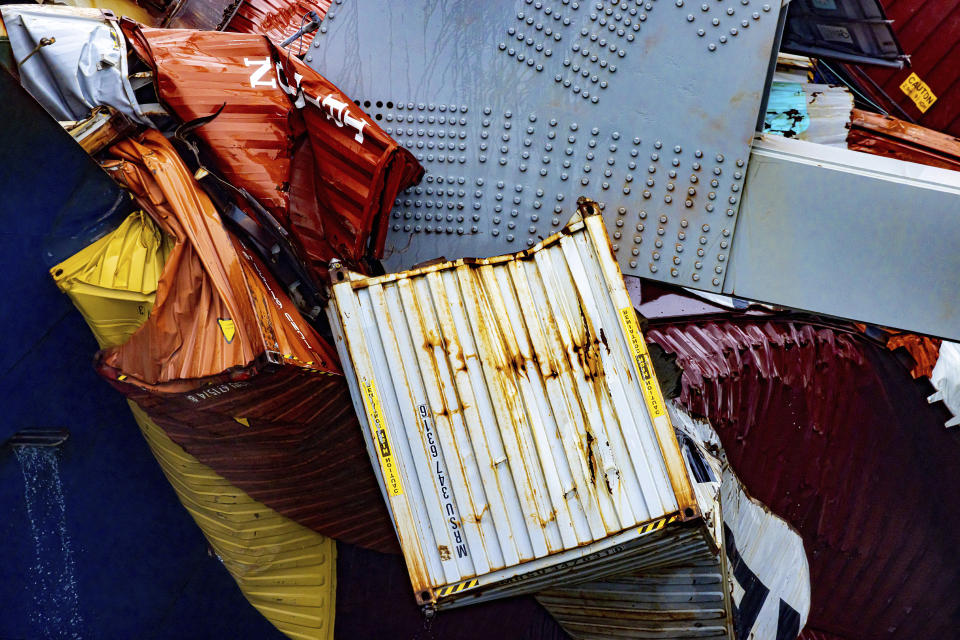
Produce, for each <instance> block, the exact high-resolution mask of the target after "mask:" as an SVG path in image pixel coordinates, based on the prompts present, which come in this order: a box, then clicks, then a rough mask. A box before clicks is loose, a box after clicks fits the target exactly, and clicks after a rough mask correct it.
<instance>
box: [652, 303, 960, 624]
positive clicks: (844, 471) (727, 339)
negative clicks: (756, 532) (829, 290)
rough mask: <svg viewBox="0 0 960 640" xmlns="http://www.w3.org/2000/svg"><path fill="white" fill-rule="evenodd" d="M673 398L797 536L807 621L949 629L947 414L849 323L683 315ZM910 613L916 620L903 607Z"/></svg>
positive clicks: (659, 332)
mask: <svg viewBox="0 0 960 640" xmlns="http://www.w3.org/2000/svg"><path fill="white" fill-rule="evenodd" d="M646 336H647V339H648V340H650V341H652V342H655V343H657V344H659V345H660V346H662V347H663V348H664V349H665V350H667V351H668V352H671V353H676V354H677V361H678V364H679V365H680V366H681V367H682V368H683V378H682V380H683V390H682V394H681V396H680V402H681V404H682V405H683V406H684V407H685V408H686V409H687V410H688V411H691V412H693V413H695V414H697V415H704V416H707V417H708V418H709V420H710V422H711V424H712V425H713V426H714V427H715V428H716V430H717V432H718V433H719V435H720V437H721V440H722V441H723V443H724V447H725V451H726V454H727V456H728V458H729V460H730V463H731V465H732V467H733V468H734V469H736V470H737V473H738V475H739V476H740V478H741V480H742V481H743V484H744V486H745V488H746V489H747V491H749V492H750V494H752V495H753V496H754V497H756V498H757V499H759V500H761V501H762V502H763V503H764V504H766V505H768V506H769V507H770V509H771V510H772V511H773V512H774V513H776V514H778V515H780V516H782V517H783V518H785V519H786V520H787V521H788V522H789V523H790V524H791V526H793V527H795V528H796V529H797V530H798V531H799V532H800V534H801V535H802V536H803V539H804V544H805V546H806V548H807V554H808V557H809V559H810V574H811V585H812V601H811V608H810V616H809V620H808V627H809V628H811V629H813V630H816V631H822V632H825V633H828V634H831V635H834V636H838V637H846V638H871V639H874V638H938V637H950V636H952V635H953V634H954V632H955V629H956V628H957V625H958V624H960V606H958V604H957V600H956V593H957V591H958V589H960V578H958V574H957V572H956V571H953V570H952V568H954V567H956V566H957V564H956V562H957V561H956V548H955V545H954V544H953V541H952V539H951V538H950V536H947V535H944V533H943V532H944V531H954V530H957V529H958V528H960V518H958V516H957V514H956V513H955V512H954V511H953V510H950V509H944V508H943V505H945V504H951V503H952V501H953V500H954V497H955V496H954V494H955V489H954V488H955V487H956V486H958V484H960V455H958V454H960V452H958V441H957V437H956V435H955V434H954V433H952V432H950V431H948V430H946V429H944V427H943V423H944V422H945V421H946V420H947V419H949V413H948V412H947V411H946V410H945V409H944V408H943V407H942V406H941V405H939V404H934V405H928V404H927V401H926V396H927V395H928V394H929V393H930V387H929V385H928V383H927V382H926V381H925V380H913V379H912V378H911V377H910V375H909V373H908V372H907V370H906V368H905V367H903V365H902V364H901V363H900V362H899V361H898V359H897V358H896V356H895V355H894V354H893V353H891V352H890V351H888V350H886V349H885V348H882V347H879V346H876V345H873V344H871V343H869V342H868V341H866V340H865V339H863V338H862V337H860V336H859V335H858V334H857V333H856V332H855V331H854V330H851V331H850V332H845V331H843V330H842V329H838V328H828V327H824V326H822V325H815V324H812V323H804V322H800V321H796V320H792V321H791V320H784V319H772V320H763V321H753V320H748V319H740V320H729V321H717V322H685V323H677V324H668V325H663V326H655V327H651V328H650V329H649V330H648V331H647V333H646ZM918 611H922V612H924V614H923V615H917V613H916V612H918Z"/></svg>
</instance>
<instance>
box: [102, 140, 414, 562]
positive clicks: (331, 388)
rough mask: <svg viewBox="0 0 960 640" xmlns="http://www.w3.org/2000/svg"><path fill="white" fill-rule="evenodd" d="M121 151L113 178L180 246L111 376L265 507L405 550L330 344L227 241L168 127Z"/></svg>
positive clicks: (105, 366) (116, 353) (110, 364)
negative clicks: (369, 463) (399, 543)
mask: <svg viewBox="0 0 960 640" xmlns="http://www.w3.org/2000/svg"><path fill="white" fill-rule="evenodd" d="M109 153H110V156H111V158H113V159H112V160H110V161H108V162H107V163H106V166H107V168H108V170H109V171H110V172H111V173H112V174H113V175H115V176H116V178H117V179H118V180H119V181H120V182H121V183H122V184H124V185H125V186H126V187H128V188H129V189H130V190H131V191H132V192H133V193H134V195H135V196H136V197H137V199H138V201H139V202H140V205H141V206H142V207H143V208H144V210H146V211H147V212H148V213H150V214H151V216H152V218H153V219H154V221H155V222H156V223H157V224H158V226H159V227H160V228H161V229H163V231H164V232H165V233H166V234H168V235H170V236H172V237H173V239H174V246H173V248H172V249H171V250H170V253H169V257H168V258H167V259H166V262H165V265H164V269H163V272H162V274H161V277H160V282H159V285H158V287H157V294H156V300H155V302H154V305H153V309H152V311H151V313H150V316H149V318H148V319H147V321H146V322H145V323H144V324H143V326H142V327H141V328H140V329H139V330H138V331H136V332H135V333H134V334H133V335H132V336H130V338H129V339H128V340H126V341H125V342H124V343H123V344H121V345H119V346H114V347H112V348H108V349H106V350H104V351H101V352H100V353H99V354H98V356H97V364H98V369H99V371H100V373H101V374H102V375H103V376H104V377H105V378H107V379H108V380H109V381H110V382H111V383H112V384H113V386H114V387H116V388H117V389H118V390H119V391H121V392H122V393H123V394H124V395H125V396H127V397H128V398H130V399H131V400H133V401H135V402H136V403H137V404H138V405H140V407H142V408H143V409H144V411H146V412H147V414H148V415H149V416H150V418H151V419H152V420H153V421H154V422H156V423H157V424H158V425H159V426H160V427H162V428H163V429H164V431H165V432H166V433H167V435H169V436H170V438H171V439H172V440H173V441H174V442H176V443H177V444H178V445H180V446H182V447H183V448H184V449H185V450H186V451H187V452H189V453H190V454H191V455H193V456H195V457H196V458H197V459H198V460H200V461H201V462H202V463H204V464H206V465H208V466H210V467H211V468H213V469H214V470H215V471H216V472H217V473H218V474H220V475H222V476H223V477H224V478H226V479H227V480H229V481H230V482H231V483H232V484H234V485H236V486H238V487H240V488H241V489H243V490H244V491H245V492H246V493H247V494H249V495H250V496H251V497H252V498H254V499H255V500H258V501H260V502H262V503H264V504H265V505H267V506H269V507H270V508H272V509H274V510H276V511H277V512H279V513H281V514H283V515H285V516H287V517H289V518H290V519H292V520H294V521H296V522H298V523H299V524H301V525H303V526H306V527H309V528H311V529H313V530H315V531H318V532H320V533H323V534H325V535H330V536H332V537H338V538H342V539H344V540H346V541H349V542H353V543H355V544H360V545H363V546H367V547H372V548H376V549H380V550H386V551H390V550H394V549H395V544H396V543H395V540H394V535H393V531H392V529H391V528H390V524H389V520H388V518H387V515H386V513H385V509H384V506H383V503H382V500H381V499H380V495H379V491H378V489H377V485H376V481H375V480H374V478H373V475H372V474H371V473H370V472H369V470H368V468H367V466H366V457H365V455H364V453H363V449H364V447H363V440H362V437H361V436H360V428H359V425H358V424H357V418H356V416H355V415H354V413H353V411H352V407H351V403H350V398H349V394H348V392H347V389H346V386H345V384H344V379H343V376H342V374H341V373H340V368H339V367H338V365H337V361H336V353H335V352H334V351H333V349H332V347H330V346H329V345H328V344H327V343H326V342H325V341H324V340H323V339H322V338H321V337H320V336H319V335H317V334H316V332H315V331H314V330H313V329H312V328H311V327H310V325H309V324H308V323H307V322H306V321H305V320H304V319H303V318H302V317H301V316H300V314H299V313H298V312H297V310H296V309H295V307H294V306H293V304H292V302H291V301H290V299H289V298H288V297H287V295H286V293H285V292H284V291H283V290H282V289H281V288H280V287H279V286H278V285H277V283H276V282H275V280H274V279H273V277H272V275H271V274H270V272H269V271H268V270H267V268H266V266H265V265H264V264H263V262H261V261H260V260H259V259H258V258H257V257H256V256H255V255H253V254H252V252H250V251H248V250H247V249H246V248H245V247H244V246H243V245H242V244H241V243H240V242H239V241H238V240H236V239H235V238H233V237H231V236H230V235H229V234H228V233H227V232H226V230H225V229H224V228H223V226H222V223H221V220H220V218H219V216H218V214H217V212H216V211H215V210H214V208H213V205H212V204H211V202H210V200H209V198H208V197H207V195H206V194H205V193H204V192H203V191H202V190H201V189H200V187H199V185H198V184H197V182H196V180H195V179H194V178H193V176H192V175H191V173H190V171H189V170H188V169H187V167H186V165H184V164H183V162H182V161H181V160H180V158H179V156H178V155H177V153H176V151H175V150H174V149H173V147H172V146H171V145H170V143H169V142H168V141H167V140H166V139H165V138H164V137H163V136H162V135H161V134H160V133H159V132H156V131H152V130H149V131H147V132H146V133H144V134H142V135H141V136H139V137H138V138H137V139H136V140H134V139H128V140H125V141H124V142H122V143H120V144H118V145H116V146H115V147H113V148H112V149H111V150H110V152H109Z"/></svg>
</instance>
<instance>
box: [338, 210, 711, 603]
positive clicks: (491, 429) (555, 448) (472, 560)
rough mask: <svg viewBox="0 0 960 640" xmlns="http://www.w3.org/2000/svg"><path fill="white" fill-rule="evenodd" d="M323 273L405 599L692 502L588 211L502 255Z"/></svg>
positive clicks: (497, 572) (618, 280)
mask: <svg viewBox="0 0 960 640" xmlns="http://www.w3.org/2000/svg"><path fill="white" fill-rule="evenodd" d="M338 278H343V279H344V281H342V282H340V283H339V284H335V285H334V287H333V293H334V298H335V307H336V308H335V309H333V310H331V320H332V324H333V325H334V327H335V337H337V338H338V340H337V342H338V348H339V349H340V351H341V358H342V360H344V362H350V365H348V366H347V369H350V370H352V371H348V372H347V373H348V378H352V380H351V384H352V389H353V391H354V394H355V396H359V397H355V404H357V405H358V413H360V414H361V415H363V416H365V417H366V420H367V423H368V427H369V429H370V433H369V434H368V435H369V441H370V442H371V443H372V444H373V447H374V449H375V451H376V453H375V455H373V456H372V457H373V458H375V466H377V467H378V468H379V470H380V475H381V479H382V482H383V487H384V490H385V492H386V494H387V497H388V501H389V505H390V507H391V511H392V514H393V517H394V521H395V524H396V527H397V531H398V535H399V537H400V541H401V547H402V548H403V551H404V556H405V559H406V561H407V567H408V570H409V571H410V574H411V580H412V582H413V585H414V589H415V591H416V592H417V594H418V598H419V599H420V600H421V602H429V601H431V600H432V598H431V595H432V594H431V592H430V590H431V589H437V590H438V592H437V594H436V595H437V596H439V597H443V596H445V595H450V594H451V590H454V592H459V591H461V590H463V589H471V588H474V587H477V586H482V585H481V584H480V583H483V584H487V583H491V582H496V581H502V580H504V579H508V578H511V577H516V576H518V575H519V574H523V573H524V572H526V571H530V570H533V569H538V570H539V569H542V568H544V567H546V566H549V565H550V564H551V563H552V562H553V560H552V558H553V556H554V555H555V554H562V553H563V552H567V551H570V550H574V551H575V553H574V554H573V556H576V557H585V556H586V555H588V554H589V553H590V551H591V548H592V547H591V546H590V545H593V544H594V543H598V542H599V541H603V540H605V539H608V538H610V537H611V536H613V535H615V534H619V533H620V532H623V531H624V530H627V529H630V528H631V527H636V526H637V525H640V524H641V523H644V522H648V521H651V520H655V519H658V518H663V517H664V516H667V515H670V514H674V513H676V512H678V511H682V510H684V509H689V511H688V512H687V514H686V515H687V516H688V517H689V516H691V515H693V514H695V513H696V511H695V509H696V506H695V504H696V503H695V500H694V498H693V496H692V490H691V488H690V484H689V481H688V479H687V476H686V471H685V468H684V465H683V461H682V458H681V457H680V454H679V449H678V447H677V442H676V437H675V435H674V434H673V430H672V427H671V426H670V422H669V418H668V416H667V415H666V411H665V408H664V404H663V398H662V396H661V395H660V390H659V386H658V384H657V382H656V379H655V378H654V377H653V372H652V367H651V366H650V361H649V355H648V354H647V351H646V347H645V345H644V342H643V339H642V336H641V335H640V332H639V329H638V327H637V324H636V317H635V315H634V311H633V307H632V305H631V303H630V301H629V298H628V296H627V293H626V290H625V288H624V285H623V280H622V277H621V275H620V273H619V270H618V268H617V266H616V263H615V262H614V260H613V257H612V254H611V251H610V246H609V244H608V241H607V238H606V232H605V231H604V228H603V224H602V221H601V219H600V217H599V216H588V217H586V218H584V219H583V220H582V221H578V222H574V223H571V225H569V226H568V227H567V229H565V230H564V232H563V233H561V234H557V235H556V236H552V237H551V238H549V239H547V240H546V241H544V242H543V243H541V244H540V245H536V246H534V247H533V248H531V249H530V250H528V251H526V252H523V253H520V254H516V255H514V256H503V257H499V258H491V259H488V260H460V261H457V262H453V263H444V264H440V265H434V266H430V267H425V268H422V269H418V270H413V271H410V272H405V273H400V274H394V275H388V276H383V277H380V278H369V279H363V278H361V277H359V276H355V275H353V274H349V273H346V272H343V271H340V272H336V273H335V274H334V280H335V281H336V280H337V279H338ZM341 330H342V335H339V336H337V335H336V334H337V333H339V332H340V331H341ZM351 373H352V374H353V375H351ZM678 498H679V500H678ZM545 559H546V560H545ZM524 563H532V564H530V565H527V566H525V567H524V566H522V565H524ZM482 576H486V578H485V579H483V580H480V581H478V580H472V581H471V580H470V579H471V578H477V577H482ZM462 581H468V582H465V583H464V582H462ZM457 583H460V584H457ZM445 585H455V586H454V587H445ZM442 587H443V588H442Z"/></svg>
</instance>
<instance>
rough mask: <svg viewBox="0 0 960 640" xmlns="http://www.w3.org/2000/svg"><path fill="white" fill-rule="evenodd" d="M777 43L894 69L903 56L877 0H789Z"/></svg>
mask: <svg viewBox="0 0 960 640" xmlns="http://www.w3.org/2000/svg"><path fill="white" fill-rule="evenodd" d="M780 46H781V48H782V49H783V50H784V51H789V52H791V53H799V54H804V55H810V56H816V57H820V58H834V59H838V60H846V61H849V62H856V63H866V64H875V65H883V66H888V67H896V68H902V67H903V66H904V61H905V60H906V59H907V56H904V55H903V51H902V50H901V49H900V43H899V42H897V37H896V36H895V35H894V31H893V28H892V26H891V21H890V20H887V19H886V15H884V11H883V6H882V5H881V3H880V2H879V0H793V2H791V4H790V12H789V13H788V14H787V26H786V30H785V32H784V34H783V41H782V43H781V45H780Z"/></svg>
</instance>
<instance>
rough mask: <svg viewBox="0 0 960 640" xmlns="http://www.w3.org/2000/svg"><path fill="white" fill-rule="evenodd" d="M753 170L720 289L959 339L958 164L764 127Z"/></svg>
mask: <svg viewBox="0 0 960 640" xmlns="http://www.w3.org/2000/svg"><path fill="white" fill-rule="evenodd" d="M748 178H749V179H748V181H747V188H746V190H745V193H744V196H743V207H742V210H741V213H740V220H739V222H738V223H737V241H736V243H735V244H734V246H733V247H731V249H732V251H731V254H730V256H729V261H728V265H729V266H728V270H729V273H728V277H727V280H726V284H725V285H724V293H726V294H728V295H733V296H737V297H742V298H747V299H750V300H759V301H763V302H768V303H773V304H779V305H787V306H790V307H793V308H796V309H804V310H807V311H812V312H815V313H821V314H825V315H831V316H838V317H841V318H851V319H854V320H860V321H863V322H869V323H872V324H876V325H881V326H888V327H895V328H898V329H903V330H906V331H911V332H916V333H926V334H930V335H933V336H938V337H943V338H948V339H951V338H952V339H958V338H960V288H958V287H956V286H955V285H954V282H953V280H952V279H951V278H950V277H947V275H946V274H952V273H957V272H960V253H958V252H957V250H956V248H957V247H958V246H960V173H958V172H955V171H947V170H944V169H939V168H935V167H928V166H923V165H919V164H913V163H909V162H900V161H897V160H893V159H889V158H882V157H879V156H874V155H868V154H865V153H856V152H853V151H848V150H846V149H836V148H832V147H827V146H824V145H818V144H811V143H809V142H804V141H801V140H788V139H785V138H782V137H779V136H763V137H761V138H758V139H757V141H756V143H755V144H754V150H753V153H752V160H751V162H750V170H749V176H748ZM824 193H830V204H825V203H824V198H823V194H824Z"/></svg>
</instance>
